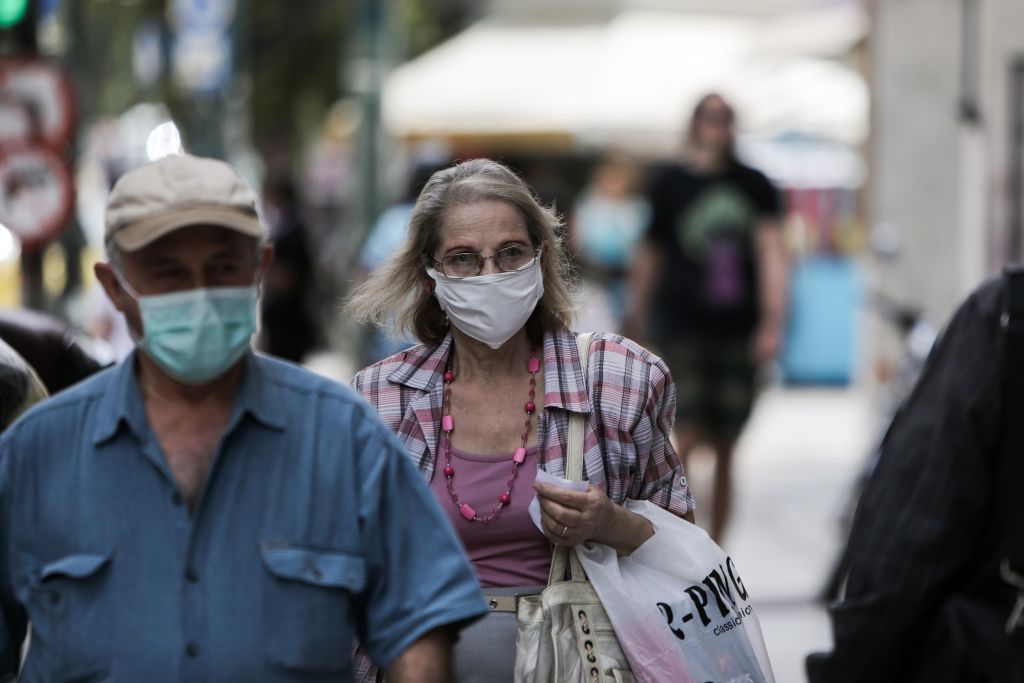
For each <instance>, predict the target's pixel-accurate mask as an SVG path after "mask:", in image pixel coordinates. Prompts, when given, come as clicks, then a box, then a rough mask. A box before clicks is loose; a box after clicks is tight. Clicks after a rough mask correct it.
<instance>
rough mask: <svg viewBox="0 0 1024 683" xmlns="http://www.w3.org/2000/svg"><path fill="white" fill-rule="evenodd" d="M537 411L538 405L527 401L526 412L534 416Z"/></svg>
mask: <svg viewBox="0 0 1024 683" xmlns="http://www.w3.org/2000/svg"><path fill="white" fill-rule="evenodd" d="M535 410H537V404H536V403H534V402H533V401H527V402H526V412H528V413H531V414H532V413H533V411H535Z"/></svg>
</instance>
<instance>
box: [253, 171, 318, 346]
mask: <svg viewBox="0 0 1024 683" xmlns="http://www.w3.org/2000/svg"><path fill="white" fill-rule="evenodd" d="M263 213H264V216H265V219H266V222H267V224H268V227H269V229H270V243H271V244H272V245H273V247H274V260H273V262H272V263H271V264H270V267H269V268H268V269H267V273H266V277H265V279H264V282H263V297H262V304H263V305H262V308H261V315H262V320H263V338H264V339H263V341H264V344H263V346H264V350H265V351H266V352H267V353H269V354H271V355H273V356H277V357H278V358H284V359H285V360H290V361H292V362H294V363H301V362H302V360H303V359H304V358H305V357H306V355H307V354H308V353H309V352H310V351H312V350H313V349H315V348H316V347H317V346H318V345H319V343H320V341H321V336H322V334H321V329H320V324H319V322H318V313H319V308H318V305H317V287H316V263H315V262H314V260H313V257H312V251H311V248H312V245H310V243H309V231H308V229H307V227H306V223H305V221H304V220H303V219H302V214H301V212H300V210H299V196H298V192H297V191H296V189H295V185H294V184H293V183H292V182H291V180H289V179H287V178H285V177H277V178H272V179H271V180H270V181H269V182H267V183H266V186H265V187H264V192H263Z"/></svg>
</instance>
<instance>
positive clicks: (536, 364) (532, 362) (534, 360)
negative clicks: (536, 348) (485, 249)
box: [526, 356, 540, 372]
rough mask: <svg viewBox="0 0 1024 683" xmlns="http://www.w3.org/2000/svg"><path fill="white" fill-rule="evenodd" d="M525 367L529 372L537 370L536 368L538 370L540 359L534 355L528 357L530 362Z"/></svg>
mask: <svg viewBox="0 0 1024 683" xmlns="http://www.w3.org/2000/svg"><path fill="white" fill-rule="evenodd" d="M526 368H527V369H528V370H529V371H530V372H537V371H538V370H540V361H539V360H537V357H536V356H534V357H532V358H531V359H530V364H529V365H527V366H526Z"/></svg>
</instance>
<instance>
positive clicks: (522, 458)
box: [512, 448, 526, 465]
mask: <svg viewBox="0 0 1024 683" xmlns="http://www.w3.org/2000/svg"><path fill="white" fill-rule="evenodd" d="M512 460H513V461H514V462H515V463H516V464H518V465H522V464H523V463H524V462H526V449H525V448H517V449H516V454H515V455H513V456H512Z"/></svg>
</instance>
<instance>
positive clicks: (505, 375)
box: [348, 159, 693, 683]
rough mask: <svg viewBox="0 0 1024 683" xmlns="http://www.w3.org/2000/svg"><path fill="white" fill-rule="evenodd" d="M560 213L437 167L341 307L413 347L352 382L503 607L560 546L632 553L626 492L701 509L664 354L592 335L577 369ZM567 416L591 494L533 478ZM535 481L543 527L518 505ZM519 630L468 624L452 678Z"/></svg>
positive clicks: (499, 653)
mask: <svg viewBox="0 0 1024 683" xmlns="http://www.w3.org/2000/svg"><path fill="white" fill-rule="evenodd" d="M559 223H560V221H559V219H558V218H557V217H556V216H555V214H554V213H553V212H552V211H550V210H548V209H545V208H544V207H542V206H541V205H540V204H539V203H538V202H537V200H536V199H535V197H534V195H532V194H531V191H530V189H529V187H528V186H527V185H526V184H525V183H524V182H523V181H522V179H520V178H519V176H517V175H516V174H515V173H513V172H512V171H510V170H509V169H508V168H506V167H505V166H503V165H501V164H499V163H497V162H494V161H490V160H488V159H476V160H473V161H467V162H464V163H461V164H458V165H456V166H453V167H451V168H448V169H445V170H443V171H439V172H437V173H435V174H434V176H433V177H432V178H431V179H430V182H428V183H427V185H426V187H425V188H424V189H423V192H422V193H421V194H420V197H419V200H418V201H417V203H416V208H415V209H414V210H413V215H412V221H411V226H410V230H409V236H408V239H407V240H406V241H405V243H404V244H403V245H402V247H401V249H399V250H398V251H397V252H396V253H395V254H393V255H392V257H391V258H390V259H389V260H388V261H387V262H386V263H385V265H384V266H383V267H382V268H380V269H379V270H378V271H377V272H376V273H375V274H374V275H373V277H371V278H370V279H369V280H368V281H367V282H366V283H364V284H363V285H362V286H360V287H359V288H357V289H356V290H355V292H354V293H353V295H352V298H351V299H350V301H349V303H348V310H349V312H350V313H352V314H354V315H355V316H356V317H357V318H360V319H362V320H364V321H368V322H376V323H378V324H387V323H388V322H389V321H390V320H392V319H393V320H394V322H395V323H396V324H397V327H398V329H400V330H403V331H407V332H409V333H411V334H415V336H416V337H417V338H418V339H419V340H420V341H421V342H422V343H421V344H420V345H419V346H416V347H414V348H412V349H409V350H407V351H404V352H402V353H400V354H397V355H395V356H392V357H390V358H388V359H385V360H383V361H381V362H379V363H377V364H375V365H372V366H371V367H369V368H366V369H364V370H362V371H360V372H359V373H358V374H357V375H356V377H355V379H354V380H353V385H354V386H355V388H356V390H357V391H359V393H360V394H362V395H363V396H364V397H365V398H366V399H367V400H368V401H369V402H370V403H371V405H373V406H374V407H375V408H376V409H377V410H378V411H379V412H380V414H381V416H382V417H383V418H384V421H385V424H386V425H387V426H388V427H389V428H390V429H391V430H392V431H394V432H395V433H396V434H397V435H398V438H399V440H400V441H401V442H402V443H403V445H404V446H405V447H406V448H407V449H408V451H409V455H410V457H411V459H412V462H414V463H416V465H417V467H418V468H419V470H420V473H421V474H422V476H423V478H424V479H425V480H426V481H428V482H430V487H431V490H432V491H433V493H434V495H435V497H436V498H437V500H438V501H440V502H441V503H442V505H443V506H444V509H445V510H446V511H447V513H448V515H447V516H448V519H449V521H450V522H451V524H452V525H453V526H454V528H455V529H456V531H457V533H458V535H459V537H460V538H461V539H462V542H463V544H464V546H465V547H466V549H467V551H468V553H469V556H470V559H471V560H472V562H473V566H474V568H475V569H476V573H477V577H478V578H479V580H480V583H481V585H482V586H483V587H484V589H485V591H486V593H487V594H488V597H490V598H492V599H494V602H495V604H501V603H502V602H504V601H508V596H510V595H513V594H520V595H522V594H525V593H529V592H539V589H540V587H542V586H543V585H544V584H545V583H547V579H548V572H549V570H550V566H551V545H550V544H552V543H554V544H556V545H576V544H579V543H582V542H584V541H588V540H589V541H595V542H600V543H604V544H607V545H609V546H611V547H613V548H615V549H617V550H618V551H619V552H621V553H623V554H629V553H631V552H632V551H633V550H634V549H635V548H637V547H638V546H639V545H640V544H641V543H643V542H644V541H645V540H646V539H647V538H649V537H650V536H651V534H652V533H653V530H652V528H651V526H650V523H649V522H648V521H647V520H646V519H645V518H643V517H641V516H639V515H637V514H635V513H632V512H630V511H628V510H626V508H625V507H623V506H622V503H623V502H624V501H625V500H626V499H627V498H632V499H642V500H650V501H652V502H653V503H655V504H657V505H660V506H662V507H664V508H666V509H668V510H670V511H672V512H673V513H675V514H677V515H680V516H686V517H689V516H690V514H691V513H690V511H691V509H692V507H693V500H692V498H691V497H690V493H689V489H688V487H687V483H686V478H685V476H684V474H683V468H682V464H681V463H680V462H679V459H678V457H677V456H676V453H675V451H673V450H672V446H671V444H670V443H669V436H670V433H671V429H672V417H673V399H674V396H675V391H674V387H673V386H672V381H671V379H670V378H669V373H668V368H666V367H665V365H664V364H663V363H662V361H661V359H659V358H658V357H656V356H654V355H652V354H650V353H649V352H648V351H647V350H645V349H643V348H641V347H640V346H638V345H637V344H635V343H634V342H632V341H630V340H628V339H624V338H623V337H620V336H618V335H615V334H606V333H600V334H597V335H595V336H594V338H593V341H592V343H591V347H590V362H589V369H588V377H583V374H582V372H583V371H582V369H581V362H580V357H579V352H578V350H577V343H576V334H575V333H573V332H571V331H570V329H569V325H570V324H571V322H572V313H573V309H574V304H573V298H572V294H571V290H570V287H569V284H568V282H567V280H566V272H567V269H568V265H567V260H566V256H565V253H564V249H563V245H562V243H561V239H560V236H559V232H560V231H559V228H560V227H561V226H560V224H559ZM392 316H394V317H393V318H392ZM588 388H589V389H588ZM535 390H536V391H535ZM535 394H536V395H535ZM572 413H584V414H585V415H586V427H585V429H586V436H585V441H584V443H585V444H586V451H585V458H584V459H585V469H586V472H587V478H588V479H589V484H590V486H589V488H588V490H587V491H586V492H573V491H567V490H565V489H558V488H554V487H551V486H545V485H541V484H535V479H536V477H537V472H538V470H544V471H545V472H547V473H549V474H553V475H555V476H562V477H564V476H565V454H566V448H567V440H568V423H569V416H570V414H572ZM456 473H457V474H456ZM534 490H535V491H536V493H537V495H538V497H539V499H540V508H541V519H542V525H543V529H544V531H543V533H541V532H540V531H539V530H538V529H537V527H536V526H534V524H533V522H532V521H531V519H530V516H529V513H528V511H527V508H528V504H529V503H530V500H531V498H532V496H531V494H532V493H533V492H534ZM515 625H516V619H515V614H514V608H513V609H510V610H503V611H502V612H498V611H492V613H491V614H490V615H489V616H488V617H487V618H486V619H485V620H483V621H482V622H479V623H478V625H476V626H474V627H471V628H470V629H468V631H467V632H466V633H465V634H464V635H463V638H462V639H461V640H460V641H459V643H458V644H457V646H456V651H455V673H456V680H458V681H460V683H471V682H476V681H488V682H489V681H509V680H512V672H513V665H514V655H515ZM369 679H370V677H369V676H361V677H360V680H369Z"/></svg>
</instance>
